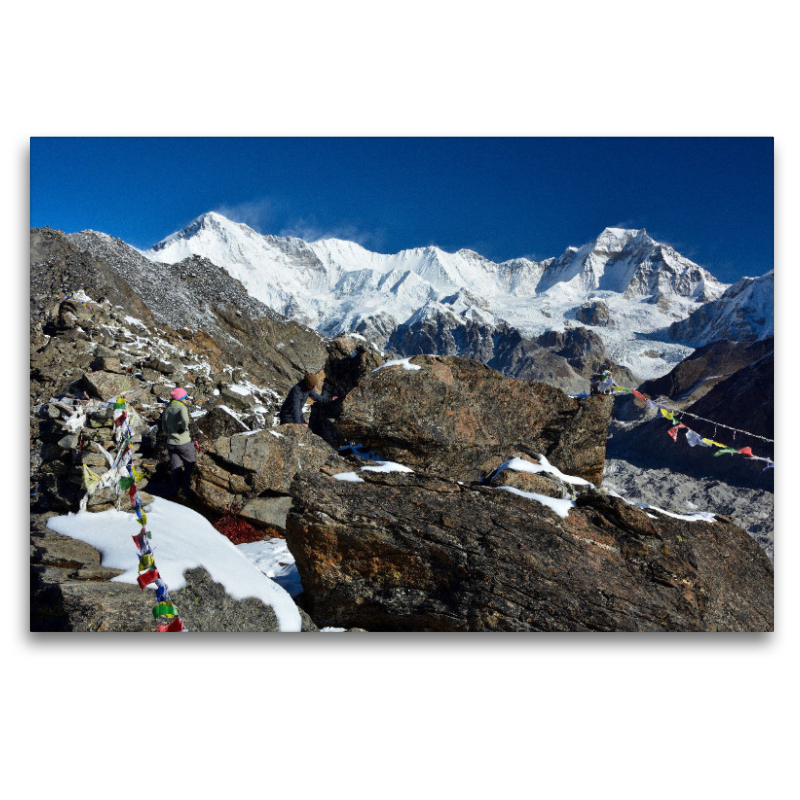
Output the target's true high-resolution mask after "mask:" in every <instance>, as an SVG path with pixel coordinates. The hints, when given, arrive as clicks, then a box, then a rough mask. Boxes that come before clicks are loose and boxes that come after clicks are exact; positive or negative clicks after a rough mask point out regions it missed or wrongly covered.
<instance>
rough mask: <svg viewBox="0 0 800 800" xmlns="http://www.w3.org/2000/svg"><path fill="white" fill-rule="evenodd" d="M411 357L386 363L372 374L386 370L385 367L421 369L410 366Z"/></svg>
mask: <svg viewBox="0 0 800 800" xmlns="http://www.w3.org/2000/svg"><path fill="white" fill-rule="evenodd" d="M412 358H413V356H409V357H408V358H395V359H392V360H391V361H387V362H386V363H385V364H381V365H380V366H379V367H375V369H373V370H372V371H373V372H378V371H379V370H382V369H386V368H387V367H402V368H403V369H409V370H413V369H422V367H420V366H418V365H417V364H412V363H411V359H412Z"/></svg>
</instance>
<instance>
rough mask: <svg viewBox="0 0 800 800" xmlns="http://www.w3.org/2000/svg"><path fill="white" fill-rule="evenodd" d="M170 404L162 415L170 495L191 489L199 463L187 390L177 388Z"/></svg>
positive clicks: (171, 394)
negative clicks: (192, 431)
mask: <svg viewBox="0 0 800 800" xmlns="http://www.w3.org/2000/svg"><path fill="white" fill-rule="evenodd" d="M169 396H170V404H169V405H168V406H167V407H166V408H165V409H164V413H163V414H162V415H161V429H162V430H163V431H164V433H165V434H166V435H167V452H168V453H169V466H170V483H171V492H170V494H172V495H175V494H177V493H178V492H179V491H181V490H186V489H188V488H189V479H190V478H191V476H192V470H193V469H194V465H195V463H196V462H197V455H196V453H195V450H196V449H197V448H198V444H197V441H194V442H193V441H192V434H191V433H190V431H189V424H190V420H189V411H188V410H187V408H186V403H187V402H188V397H187V392H186V389H181V388H180V387H177V388H175V389H173V390H172V391H171V392H170V393H169Z"/></svg>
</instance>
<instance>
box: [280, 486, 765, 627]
mask: <svg viewBox="0 0 800 800" xmlns="http://www.w3.org/2000/svg"><path fill="white" fill-rule="evenodd" d="M364 478H365V483H359V484H349V483H344V482H340V481H336V480H332V479H331V478H328V477H324V476H319V475H308V474H300V475H298V477H297V479H296V481H295V488H294V495H295V497H296V498H297V503H296V506H295V508H294V509H293V510H292V512H291V513H290V515H289V519H288V525H287V542H288V544H289V547H290V549H291V550H292V552H293V553H294V555H295V558H296V561H297V567H298V570H299V573H300V576H301V579H302V581H303V586H304V589H305V595H306V597H307V602H308V608H309V612H310V614H311V615H312V617H313V618H314V620H315V622H316V623H317V624H318V625H320V626H327V625H337V626H340V627H342V626H343V627H362V628H365V629H366V630H369V631H404V630H405V631H412V630H413V631H468V630H469V631H489V630H494V631H743V630H750V631H769V630H772V629H773V611H772V594H773V571H772V565H771V564H770V562H769V559H768V558H767V557H766V556H765V555H764V553H763V552H762V551H761V550H760V548H759V547H758V545H757V544H756V543H755V542H754V541H753V540H752V539H751V538H750V537H749V536H748V535H747V534H746V533H745V532H744V531H742V530H741V529H739V528H737V527H736V526H734V525H732V524H730V523H729V522H726V521H724V520H717V521H716V522H714V523H708V522H687V521H685V520H679V519H675V518H672V517H668V516H664V515H661V514H659V513H658V512H654V511H653V512H650V513H647V512H645V511H644V510H642V509H640V508H637V507H636V506H633V505H629V504H627V503H625V502H624V501H622V500H620V499H618V498H614V497H610V496H607V495H604V494H601V493H598V492H589V493H587V494H584V495H581V496H580V497H579V499H578V507H575V508H572V509H571V510H570V511H569V514H568V516H567V517H566V518H562V517H560V516H559V515H557V514H556V513H554V512H553V511H552V510H550V509H549V508H546V507H545V506H543V505H541V504H540V503H538V502H536V501H535V500H532V499H529V498H526V497H521V496H516V495H513V494H510V493H507V492H504V491H501V490H498V489H494V488H489V487H478V488H467V487H464V486H460V485H458V484H455V483H452V482H450V481H443V480H441V479H438V478H433V477H429V476H421V475H408V474H402V475H400V474H393V475H388V476H379V475H376V474H371V475H370V474H364Z"/></svg>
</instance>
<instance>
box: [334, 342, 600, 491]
mask: <svg viewBox="0 0 800 800" xmlns="http://www.w3.org/2000/svg"><path fill="white" fill-rule="evenodd" d="M411 364H412V365H416V366H419V367H420V369H418V370H406V369H403V368H401V367H386V368H382V369H380V370H378V371H377V372H372V373H370V374H369V376H367V377H366V378H365V379H364V380H363V381H362V382H361V383H360V384H359V386H358V387H357V388H356V389H354V390H353V391H352V392H351V393H350V394H349V395H348V396H347V398H346V399H345V401H344V403H343V405H342V413H341V416H340V417H339V419H338V420H337V426H338V428H339V431H340V433H341V436H342V438H343V439H344V440H347V441H349V442H350V443H353V444H360V445H364V446H366V447H367V448H369V449H371V450H374V451H375V452H377V453H379V454H380V455H381V456H383V457H384V458H386V459H388V460H391V461H398V462H400V463H401V464H404V465H405V466H407V467H410V468H411V469H414V470H420V471H425V472H428V473H430V474H432V475H437V476H440V477H445V478H450V479H452V480H464V481H474V480H479V479H480V478H482V477H483V476H484V475H486V474H487V472H488V471H490V470H491V469H493V468H494V467H496V466H497V463H496V459H497V458H500V459H501V460H503V459H505V458H507V457H508V453H509V452H510V451H511V450H512V449H519V450H521V451H522V452H526V453H529V454H530V455H534V456H535V455H537V454H538V453H543V454H544V455H545V456H546V457H547V458H548V459H549V460H550V461H551V463H553V464H555V465H556V466H557V467H558V468H559V469H561V470H562V471H563V472H565V473H567V474H570V475H576V476H579V477H582V478H585V479H586V480H588V481H591V482H592V483H595V484H599V483H600V481H601V479H602V473H603V460H604V458H605V441H606V432H607V429H608V421H609V418H610V414H611V408H612V401H611V399H610V398H608V397H589V398H586V399H583V400H575V399H573V398H570V397H568V396H567V395H566V394H564V393H563V392H562V391H561V390H559V389H556V388H554V387H552V386H547V385H545V384H535V383H528V382H525V381H518V380H515V379H513V378H506V377H504V376H503V375H501V374H500V373H499V372H496V371H495V370H493V369H490V368H489V367H486V366H484V365H483V364H479V363H477V362H476V361H471V360H469V359H463V358H455V357H452V356H443V357H441V358H434V357H428V356H415V357H414V358H412V359H411ZM493 459H494V463H493V461H492V460H493Z"/></svg>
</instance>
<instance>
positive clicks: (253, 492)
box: [192, 425, 352, 535]
mask: <svg viewBox="0 0 800 800" xmlns="http://www.w3.org/2000/svg"><path fill="white" fill-rule="evenodd" d="M350 469H352V467H351V466H350V465H348V463H347V462H346V461H345V460H344V459H342V458H340V457H339V456H338V455H337V453H336V451H335V450H334V449H333V448H332V447H331V446H330V445H329V444H328V443H327V442H325V441H324V440H323V439H321V438H320V437H319V436H317V435H315V434H313V433H312V432H311V431H310V430H308V428H305V427H303V426H302V425H282V426H280V428H270V429H267V430H261V431H252V432H247V433H239V434H235V435H234V436H221V437H219V438H218V439H216V440H214V441H213V442H212V443H211V445H210V446H209V447H208V448H207V449H206V450H205V451H204V453H203V454H202V455H201V457H200V458H199V459H198V462H197V467H196V468H195V470H194V475H193V477H192V489H193V493H194V496H195V498H196V499H197V500H198V501H199V502H200V504H201V506H203V507H204V509H205V510H206V511H207V512H210V513H211V514H212V515H220V514H224V513H226V511H229V510H230V509H231V507H232V506H236V508H237V509H238V510H239V513H240V514H241V516H242V517H243V518H244V519H245V520H246V521H248V522H250V523H251V524H253V525H255V526H257V527H259V528H262V529H265V530H269V531H270V532H271V533H273V534H279V535H280V534H282V533H283V529H284V526H285V520H286V514H287V513H288V510H289V506H290V505H291V503H290V500H289V499H288V498H289V495H290V494H291V485H292V480H293V479H294V477H295V475H296V474H297V473H298V472H300V471H302V470H308V471H311V472H318V471H321V470H324V471H325V472H326V473H327V474H335V473H336V472H345V471H347V470H350Z"/></svg>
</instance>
